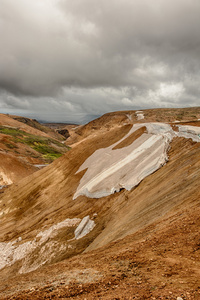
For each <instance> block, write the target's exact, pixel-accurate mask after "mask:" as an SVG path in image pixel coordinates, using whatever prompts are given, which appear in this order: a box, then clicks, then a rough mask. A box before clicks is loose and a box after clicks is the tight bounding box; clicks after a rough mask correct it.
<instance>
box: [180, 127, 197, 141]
mask: <svg viewBox="0 0 200 300" xmlns="http://www.w3.org/2000/svg"><path fill="white" fill-rule="evenodd" d="M177 126H178V129H179V132H178V136H180V137H184V138H187V139H192V140H193V141H194V142H200V127H197V126H189V125H177Z"/></svg>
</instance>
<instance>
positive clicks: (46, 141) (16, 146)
mask: <svg viewBox="0 0 200 300" xmlns="http://www.w3.org/2000/svg"><path fill="white" fill-rule="evenodd" d="M13 118H15V119H13ZM16 119H19V120H20V122H19V121H18V120H16ZM24 122H25V123H24ZM44 131H45V132H44ZM49 134H50V135H49ZM52 136H53V137H54V138H52ZM55 138H59V139H61V140H62V139H63V138H62V136H60V135H59V134H58V133H56V132H54V131H53V130H50V129H46V127H43V126H41V125H40V124H39V123H38V122H37V121H35V120H31V119H28V118H21V117H16V116H9V115H4V114H0V153H1V158H2V159H1V165H0V174H1V175H0V185H8V184H11V183H12V182H17V181H19V180H20V179H22V178H24V177H25V176H27V175H30V174H31V173H33V172H35V171H37V170H38V168H37V167H35V166H34V165H36V164H37V165H40V164H45V163H50V162H51V161H52V160H54V159H55V158H57V157H59V156H61V155H62V154H63V153H65V152H66V151H67V150H68V147H66V146H65V145H64V144H63V143H61V142H60V141H58V140H57V139H55ZM8 162H9V163H8Z"/></svg>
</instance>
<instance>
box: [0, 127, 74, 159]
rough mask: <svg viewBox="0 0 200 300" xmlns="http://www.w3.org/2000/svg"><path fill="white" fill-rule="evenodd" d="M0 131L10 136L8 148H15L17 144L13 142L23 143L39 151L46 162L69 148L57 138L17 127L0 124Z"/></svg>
mask: <svg viewBox="0 0 200 300" xmlns="http://www.w3.org/2000/svg"><path fill="white" fill-rule="evenodd" d="M0 133H2V134H6V135H9V136H11V137H12V139H11V141H12V143H9V144H7V146H8V148H10V149H11V148H16V147H17V146H15V145H13V143H15V144H17V143H22V144H25V145H27V146H29V147H31V148H32V149H34V150H35V151H37V152H39V153H40V154H41V155H42V157H43V158H44V159H45V160H46V161H48V162H51V161H53V160H55V159H56V158H58V157H60V156H62V154H63V153H65V152H66V151H68V150H69V149H70V148H69V147H67V146H66V145H64V144H62V143H60V142H59V141H57V140H54V139H52V138H48V137H43V136H37V135H33V134H30V133H27V132H24V131H22V130H20V129H18V128H12V127H5V126H0Z"/></svg>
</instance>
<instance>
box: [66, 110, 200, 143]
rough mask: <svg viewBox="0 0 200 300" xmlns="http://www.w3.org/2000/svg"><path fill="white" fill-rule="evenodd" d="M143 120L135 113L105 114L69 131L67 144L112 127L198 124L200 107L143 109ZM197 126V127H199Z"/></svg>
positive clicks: (199, 121)
mask: <svg viewBox="0 0 200 300" xmlns="http://www.w3.org/2000/svg"><path fill="white" fill-rule="evenodd" d="M142 113H143V114H144V119H139V120H138V117H137V111H119V112H111V113H107V114H105V115H103V116H101V117H100V118H98V119H96V120H93V121H91V122H89V123H88V124H86V125H81V126H77V127H75V128H72V129H71V130H69V132H70V137H69V138H68V139H67V144H68V145H72V144H74V143H77V142H80V141H81V140H83V139H84V138H87V137H90V136H93V135H95V134H97V133H99V131H102V132H107V131H109V130H110V129H112V128H113V127H116V126H122V125H125V124H135V123H146V122H169V123H171V122H175V121H177V122H182V123H183V124H184V123H185V122H188V121H193V122H195V123H198V124H199V123H200V107H191V108H162V109H160V108H159V109H145V110H143V111H142ZM198 124H197V126H199V125H198Z"/></svg>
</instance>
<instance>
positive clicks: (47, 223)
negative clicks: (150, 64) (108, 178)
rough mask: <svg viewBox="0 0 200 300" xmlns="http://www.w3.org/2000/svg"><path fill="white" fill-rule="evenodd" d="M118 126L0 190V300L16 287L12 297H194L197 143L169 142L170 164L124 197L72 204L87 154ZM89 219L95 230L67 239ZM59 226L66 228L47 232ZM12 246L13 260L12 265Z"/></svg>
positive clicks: (110, 140) (114, 137)
mask: <svg viewBox="0 0 200 300" xmlns="http://www.w3.org/2000/svg"><path fill="white" fill-rule="evenodd" d="M117 120H118V119H117ZM113 124H114V121H113ZM123 124H124V123H122V124H121V126H119V124H118V121H117V123H116V126H114V125H113V126H112V128H110V129H109V130H99V131H98V135H97V134H96V135H93V134H92V135H91V136H90V137H87V138H85V139H83V140H82V141H81V143H79V144H77V145H76V146H74V147H73V149H72V150H71V151H70V152H68V153H67V154H65V155H64V156H63V157H61V158H60V159H58V160H56V161H55V162H54V163H53V164H51V165H50V166H48V167H46V168H44V169H43V170H40V171H38V172H37V173H34V174H33V175H31V176H29V177H27V178H25V179H24V180H22V181H20V182H18V184H13V185H12V186H11V187H9V188H8V189H7V190H5V191H3V193H2V194H1V198H0V201H1V202H0V212H1V217H0V222H1V228H0V238H1V242H6V243H8V242H9V241H10V244H9V245H8V247H7V250H6V251H8V250H9V251H11V252H9V253H10V256H7V261H6V262H8V263H6V264H5V265H4V267H3V268H2V269H1V271H0V272H1V276H2V278H6V279H7V282H6V283H5V282H4V281H2V282H1V292H2V294H1V295H2V297H3V295H5V296H6V295H8V294H9V293H16V291H14V288H16V289H17V290H18V291H19V292H20V291H22V290H24V289H25V290H26V289H28V291H26V292H23V293H21V294H20V296H19V297H16V299H37V298H38V299H43V298H45V297H49V298H50V297H52V298H53V297H54V298H55V297H57V295H60V296H59V297H61V298H69V297H71V298H72V299H73V297H74V299H76V297H77V298H78V297H79V298H83V299H84V298H86V299H99V298H100V297H103V299H115V298H114V297H116V295H119V299H129V298H130V296H132V295H133V294H134V295H136V299H154V298H155V297H156V298H155V299H157V298H158V299H159V297H161V296H162V297H168V298H166V299H174V297H178V296H181V294H183V296H184V297H186V296H187V293H189V294H188V295H189V296H190V298H189V296H188V299H198V298H195V297H197V296H198V295H199V294H198V286H199V285H200V282H199V280H198V274H199V261H198V259H199V246H198V245H199V244H198V243H199V242H198V229H199V217H198V212H199V205H200V202H199V199H200V193H199V189H198V186H199V179H200V178H199V177H200V173H199V169H200V160H199V157H200V143H197V142H193V141H192V140H191V139H185V138H182V137H176V138H174V139H173V141H172V142H171V144H170V147H171V148H170V150H169V153H168V155H169V161H168V162H167V163H166V164H165V165H164V166H163V167H162V168H160V169H159V170H157V171H156V172H154V173H153V174H151V175H149V176H148V177H146V178H145V179H144V180H143V181H142V182H141V183H140V184H139V185H138V186H137V187H135V188H134V189H132V190H131V191H127V190H124V189H122V190H121V191H120V192H119V193H114V194H111V195H109V196H106V197H102V198H99V199H94V198H87V197H86V196H79V197H78V198H77V199H76V200H73V195H74V193H75V192H76V189H77V187H78V185H79V181H80V179H81V177H82V176H83V174H84V173H85V171H84V170H83V171H82V172H79V173H77V174H76V171H77V170H78V168H79V167H80V166H81V165H82V163H83V162H84V161H85V160H86V158H88V157H89V156H90V155H91V154H92V153H93V152H94V151H95V150H97V149H99V148H105V147H107V146H109V145H112V144H114V143H115V142H118V141H120V139H121V138H122V137H123V136H125V134H126V133H128V132H129V130H130V128H131V127H132V125H131V124H127V125H123ZM142 132H143V130H142ZM137 134H139V133H138V132H137ZM132 138H133V136H131V140H132ZM126 142H127V143H129V142H130V140H129V139H127V140H126ZM118 145H120V147H126V146H127V145H126V143H125V144H124V143H123V144H121V143H120V144H118ZM88 215H89V216H90V219H93V221H94V222H95V227H94V228H93V229H92V230H91V231H90V232H89V233H88V234H87V235H85V236H84V237H83V238H80V239H75V238H74V230H75V229H76V227H77V224H78V223H79V222H80V220H81V219H82V218H83V217H85V216H88ZM67 218H68V219H70V220H74V221H73V222H74V223H73V224H72V225H70V226H65V227H64V226H63V227H61V226H60V227H59V229H58V230H57V229H55V227H54V229H52V225H54V226H55V225H56V224H60V222H63V221H64V220H66V219H67ZM75 218H76V219H75ZM56 226H57V225H56ZM56 228H57V227H56ZM45 230H46V231H45ZM48 230H49V231H48ZM53 230H54V231H53ZM44 233H45V234H46V235H44ZM49 233H50V234H49ZM127 235H130V236H129V237H127ZM16 239H17V241H16ZM119 239H122V240H121V241H119ZM11 242H13V243H14V244H11ZM110 242H113V243H112V244H109V243H110ZM4 245H5V244H2V243H1V245H0V246H1V247H4ZM6 245H7V244H6ZM26 245H28V248H26V247H25V246H26ZM9 247H10V248H9ZM13 247H16V249H17V250H18V252H16V253H15V255H14V256H13V257H12V249H13ZM99 247H101V248H100V249H99ZM10 249H11V250H10ZM23 249H24V250H23ZM27 249H28V250H27ZM19 250H20V251H21V252H19ZM22 250H23V251H25V252H26V253H25V254H26V255H23V254H24V253H23V251H22ZM84 250H85V252H86V253H85V254H81V255H80V254H79V253H81V252H83V251H84ZM91 250H92V251H93V252H89V251H91ZM6 251H5V255H7V252H6ZM9 253H8V254H9ZM78 254H79V255H78ZM74 255H78V256H76V257H74V258H70V257H72V256H74ZM69 258H70V259H69ZM66 259H68V260H66ZM97 260H99V261H97ZM61 261H63V262H61ZM193 261H195V263H194V264H193ZM43 265H45V267H44V266H43ZM37 268H40V269H38V271H37ZM35 270H36V271H35ZM30 271H33V272H31V273H28V274H24V275H19V274H18V272H20V273H22V274H23V273H26V272H30ZM27 280H29V283H25V281H27ZM39 280H40V282H41V283H40V282H39ZM69 281H71V282H72V283H71V284H69ZM95 281H97V283H94V282H95ZM73 282H74V283H73ZM181 282H183V283H181ZM80 284H81V285H80ZM6 285H7V286H6ZM62 285H63V286H64V287H63V288H62ZM11 286H13V288H12V287H11ZM32 287H34V288H36V289H37V291H33V290H32V291H31V290H30V288H32ZM9 290H10V291H9ZM170 293H172V294H170ZM137 294H138V295H137ZM23 295H24V296H23ZM23 297H24V298H23ZM28 297H29V298H28ZM31 297H32V298H31ZM153 297H154V298H153ZM13 299H14V298H13ZM161 299H162V298H161ZM163 299H165V298H163Z"/></svg>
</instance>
